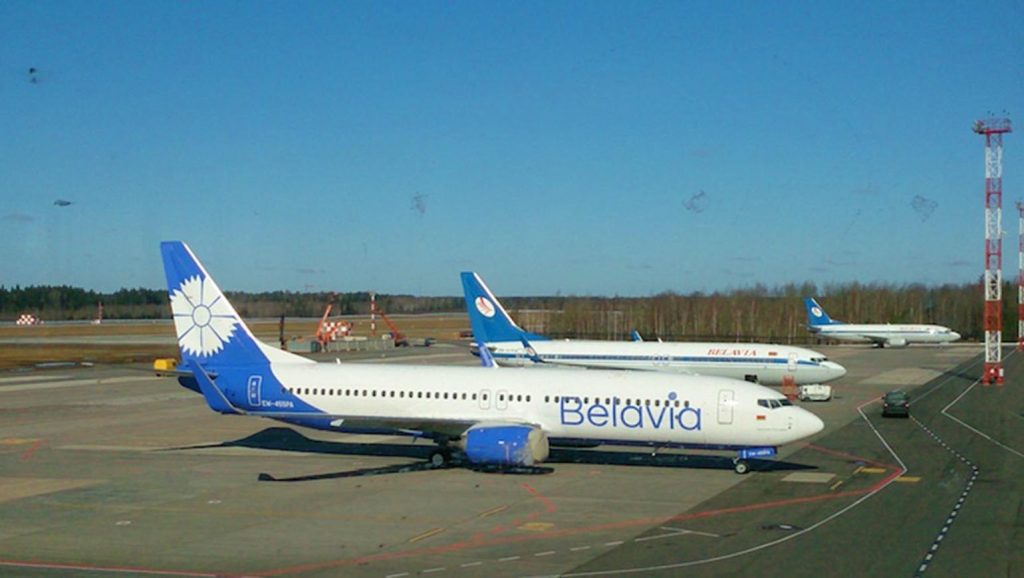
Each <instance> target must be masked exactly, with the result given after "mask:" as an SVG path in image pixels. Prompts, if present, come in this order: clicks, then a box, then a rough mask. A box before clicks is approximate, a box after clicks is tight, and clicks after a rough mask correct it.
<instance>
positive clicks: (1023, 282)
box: [1017, 201, 1024, 351]
mask: <svg viewBox="0 0 1024 578" xmlns="http://www.w3.org/2000/svg"><path fill="white" fill-rule="evenodd" d="M1017 212H1018V213H1019V214H1020V219H1019V221H1018V222H1017V226H1018V229H1017V230H1018V231H1019V233H1018V237H1017V350H1018V351H1024V203H1022V202H1020V201H1017Z"/></svg>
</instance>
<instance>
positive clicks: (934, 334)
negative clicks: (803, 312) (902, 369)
mask: <svg viewBox="0 0 1024 578" xmlns="http://www.w3.org/2000/svg"><path fill="white" fill-rule="evenodd" d="M804 307H805V308H806V309H807V329H808V330H809V331H810V332H811V333H814V334H815V335H817V336H818V337H823V338H826V339H835V340H838V341H854V342H861V343H864V342H870V343H874V344H875V345H877V346H878V347H906V346H907V345H910V344H911V343H949V342H951V341H956V340H958V339H960V334H959V333H957V332H956V331H953V330H952V329H950V328H949V327H943V326H942V325H905V324H899V325H892V324H889V323H871V324H854V323H843V322H842V321H836V320H835V319H832V318H831V317H829V316H828V313H825V310H824V309H822V307H821V305H818V302H817V301H815V300H814V299H813V298H812V297H804Z"/></svg>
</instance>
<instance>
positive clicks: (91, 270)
mask: <svg viewBox="0 0 1024 578" xmlns="http://www.w3.org/2000/svg"><path fill="white" fill-rule="evenodd" d="M839 4H840V3H807V2H771V3H768V2H669V3H658V2H636V3H631V2H589V1H588V2H553V3H551V2H545V3H540V2H500V3H498V2H398V3H386V2H289V3H284V2H169V1H167V2H145V1H144V2H38V1H32V2H28V1H12V2H4V3H0V39H2V40H0V103H2V106H0V135H2V137H0V244H2V246H3V247H4V254H3V258H2V259H0V284H4V285H15V284H20V285H29V284H70V285H76V286H83V287H86V288H92V289H97V290H102V291H107V290H113V289H116V288H119V287H122V286H127V287H136V286H144V287H153V288H156V287H162V286H163V273H162V269H161V265H160V262H159V251H158V243H159V241H160V240H163V239H182V240H185V241H187V242H188V243H190V244H191V245H192V247H193V249H194V250H195V251H196V253H197V254H198V255H199V256H200V258H201V259H202V260H203V261H204V262H205V264H206V266H207V269H208V270H210V272H211V273H212V274H213V275H214V277H215V278H217V280H218V282H219V283H220V285H221V286H222V287H224V288H226V289H229V290H251V291H256V290H274V289H291V290H337V291H358V290H368V289H374V290H377V291H381V292H386V293H414V294H421V295H458V294H460V292H461V287H460V285H459V280H458V273H459V271H462V270H476V271H478V272H480V273H481V274H482V275H483V276H484V278H485V279H487V280H488V282H489V283H490V285H491V287H492V288H493V289H494V290H495V291H496V292H497V293H498V294H504V295H536V294H555V293H561V294H565V295H568V294H577V295H615V294H618V295H639V296H643V295H650V294H653V293H657V292H660V291H664V290H674V291H681V292H689V291H694V290H703V291H711V290H715V289H728V288H736V287H745V286H750V285H753V284H755V283H764V284H766V285H769V286H772V285H776V284H782V283H786V282H789V281H793V282H802V281H813V282H816V283H819V284H821V285H824V284H828V283H836V282H846V281H853V280H857V281H863V282H871V281H879V282H893V283H908V282H923V283H928V284H935V283H944V282H965V281H971V280H974V279H976V278H977V277H978V275H979V274H980V273H981V269H982V266H983V234H984V230H983V206H984V205H983V202H984V199H983V191H984V179H983V177H984V164H983V143H982V138H981V137H979V136H977V135H974V134H973V133H972V132H971V131H970V126H971V123H972V121H974V120H975V119H976V118H980V117H985V116H987V114H988V113H989V112H990V111H991V112H993V113H996V114H1000V115H1001V114H1002V112H1003V111H1004V110H1006V111H1009V114H1010V116H1011V117H1013V116H1016V120H1017V121H1018V125H1019V128H1018V132H1024V70H1022V67H1024V31H1022V29H1021V27H1020V25H1019V23H1020V22H1022V21H1024V4H1021V3H1020V2H1012V1H1007V2H983V3H951V2H949V3H946V2H942V3H936V2H914V3H906V2H900V3H892V2H867V3H849V4H851V5H850V6H840V5H839ZM30 68H35V69H36V72H35V73H34V74H29V72H28V71H29V69H30ZM33 80H34V82H33ZM1005 145H1006V148H1005V156H1004V164H1005V176H1004V183H1003V184H1004V191H1005V195H1006V197H1005V200H1004V205H1005V206H1006V207H1007V208H1009V209H1011V210H1008V211H1006V213H1005V217H1004V223H1005V228H1006V235H1007V236H1006V242H1005V245H1004V251H1005V254H1004V262H1005V265H1006V268H1005V270H1006V271H1007V277H1011V276H1012V275H1013V274H1014V273H1015V271H1016V263H1017V254H1016V242H1015V241H1016V235H1017V215H1016V210H1015V209H1014V208H1013V203H1014V202H1015V201H1016V200H1017V199H1018V198H1021V197H1024V190H1022V189H1024V135H1022V134H1017V133H1014V134H1010V135H1008V136H1007V137H1006V138H1005ZM915 198H916V201H915ZM57 199H66V200H69V201H72V204H71V205H69V206H66V207H59V206H55V205H54V201H55V200H57Z"/></svg>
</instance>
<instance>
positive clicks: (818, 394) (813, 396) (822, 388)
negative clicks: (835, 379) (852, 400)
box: [796, 383, 832, 401]
mask: <svg viewBox="0 0 1024 578" xmlns="http://www.w3.org/2000/svg"><path fill="white" fill-rule="evenodd" d="M796 396H797V398H798V399H799V400H800V401H828V400H830V399H832V386H831V385H822V384H820V383H813V384H809V385H801V386H800V389H798V390H797V394H796Z"/></svg>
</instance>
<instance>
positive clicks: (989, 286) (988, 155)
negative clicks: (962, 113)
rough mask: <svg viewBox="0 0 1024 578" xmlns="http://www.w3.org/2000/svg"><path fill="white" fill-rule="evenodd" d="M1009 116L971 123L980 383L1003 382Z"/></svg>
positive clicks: (1000, 383) (998, 383) (999, 383)
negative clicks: (978, 167)
mask: <svg viewBox="0 0 1024 578" xmlns="http://www.w3.org/2000/svg"><path fill="white" fill-rule="evenodd" d="M1011 130H1012V128H1011V126H1010V119H1008V118H990V119H986V120H979V121H977V122H975V123H974V132H976V133H978V134H983V135H985V369H984V370H983V372H982V375H981V383H982V384H984V385H990V384H993V383H995V384H997V385H1002V384H1003V350H1002V346H1003V343H1002V340H1003V226H1002V221H1003V133H1007V132H1010V131H1011Z"/></svg>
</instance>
